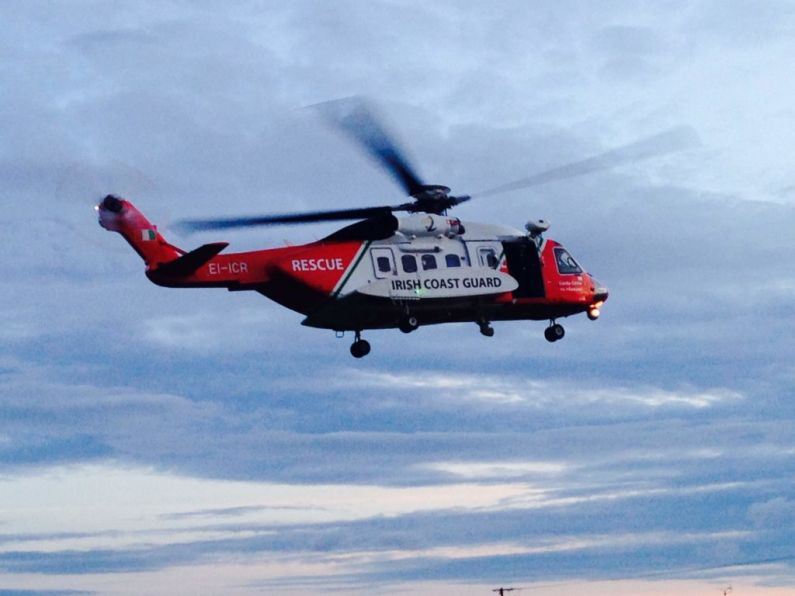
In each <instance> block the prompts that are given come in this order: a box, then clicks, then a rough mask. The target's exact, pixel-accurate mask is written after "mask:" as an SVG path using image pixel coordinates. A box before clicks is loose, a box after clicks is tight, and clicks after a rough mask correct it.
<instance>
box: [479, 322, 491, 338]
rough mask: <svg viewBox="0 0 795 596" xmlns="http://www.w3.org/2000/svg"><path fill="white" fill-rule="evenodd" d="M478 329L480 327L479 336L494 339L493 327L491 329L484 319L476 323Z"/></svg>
mask: <svg viewBox="0 0 795 596" xmlns="http://www.w3.org/2000/svg"><path fill="white" fill-rule="evenodd" d="M478 327H480V333H481V335H484V336H486V337H494V327H492V326H491V325H490V324H489V322H488V321H487V320H486V319H481V320H480V321H478Z"/></svg>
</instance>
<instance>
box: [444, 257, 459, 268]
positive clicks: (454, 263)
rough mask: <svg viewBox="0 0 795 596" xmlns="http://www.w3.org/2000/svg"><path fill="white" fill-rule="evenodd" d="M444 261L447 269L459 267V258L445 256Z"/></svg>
mask: <svg viewBox="0 0 795 596" xmlns="http://www.w3.org/2000/svg"><path fill="white" fill-rule="evenodd" d="M444 260H445V262H446V263H447V266H448V267H460V266H461V258H460V257H459V256H458V255H447V256H446V257H445V258H444Z"/></svg>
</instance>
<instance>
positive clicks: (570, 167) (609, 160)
mask: <svg viewBox="0 0 795 596" xmlns="http://www.w3.org/2000/svg"><path fill="white" fill-rule="evenodd" d="M700 144H701V143H700V141H699V138H698V135H697V134H696V131H695V130H693V129H692V128H690V127H689V126H678V127H675V128H671V129H669V130H667V131H665V132H662V133H659V134H656V135H654V136H651V137H648V138H646V139H643V140H640V141H636V142H634V143H631V144H629V145H624V146H623V147H618V148H617V149H612V150H610V151H607V152H605V153H602V154H600V155H595V156H593V157H589V158H588V159H584V160H582V161H576V162H574V163H570V164H566V165H563V166H558V167H556V168H552V169H551V170H546V171H544V172H539V173H538V174H534V175H532V176H530V177H528V178H522V179H520V180H516V181H514V182H509V183H508V184H502V185H500V186H496V187H494V188H490V189H487V190H484V191H481V192H479V193H476V194H474V195H473V196H475V197H478V198H479V197H484V196H489V195H495V194H499V193H503V192H509V191H512V190H519V189H520V188H529V187H531V186H538V185H541V184H546V183H547V182H553V181H555V180H565V179H567V178H574V177H576V176H582V175H584V174H590V173H591V172H597V171H599V170H607V169H610V168H614V167H617V166H620V165H624V164H628V163H634V162H638V161H642V160H644V159H649V158H650V157H656V156H658V155H665V154H666V153H673V152H675V151H682V150H684V149H688V148H690V147H696V146H698V145H700Z"/></svg>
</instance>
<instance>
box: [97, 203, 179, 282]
mask: <svg viewBox="0 0 795 596" xmlns="http://www.w3.org/2000/svg"><path fill="white" fill-rule="evenodd" d="M97 212H98V213H99V225H101V226H102V227H103V228H105V229H106V230H110V231H112V232H118V233H119V234H121V235H122V236H123V237H124V239H125V240H126V241H127V242H129V244H130V246H132V247H133V248H134V249H135V252H137V253H138V254H139V255H141V258H142V259H143V260H144V262H145V263H146V268H147V270H148V269H155V268H157V267H158V266H159V265H160V264H162V263H168V262H169V261H173V260H174V259H177V258H179V257H180V256H182V255H184V254H185V251H184V250H181V249H179V248H177V247H176V246H173V245H171V244H169V243H168V242H166V239H165V238H163V236H161V235H160V232H158V231H157V227H156V226H155V225H153V224H152V223H150V222H149V220H148V219H146V217H144V215H143V214H142V213H141V212H140V211H138V209H136V208H135V207H134V206H133V204H132V203H130V202H129V201H125V200H124V199H120V198H118V197H114V196H113V195H108V196H106V197H105V198H104V199H103V200H102V202H101V203H100V204H99V205H97Z"/></svg>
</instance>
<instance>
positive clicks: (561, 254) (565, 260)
mask: <svg viewBox="0 0 795 596" xmlns="http://www.w3.org/2000/svg"><path fill="white" fill-rule="evenodd" d="M555 264H556V265H557V267H558V273H560V274H561V275H578V274H580V273H582V269H581V268H580V266H579V265H578V264H577V261H575V260H574V257H572V256H571V255H570V254H569V253H568V251H567V250H566V249H565V248H563V247H560V246H556V247H555Z"/></svg>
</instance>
